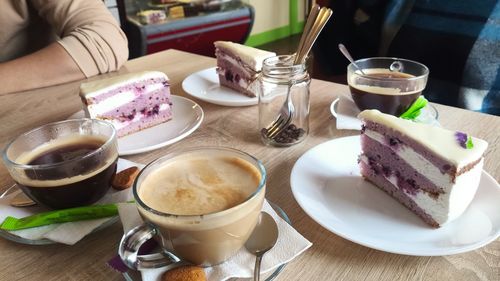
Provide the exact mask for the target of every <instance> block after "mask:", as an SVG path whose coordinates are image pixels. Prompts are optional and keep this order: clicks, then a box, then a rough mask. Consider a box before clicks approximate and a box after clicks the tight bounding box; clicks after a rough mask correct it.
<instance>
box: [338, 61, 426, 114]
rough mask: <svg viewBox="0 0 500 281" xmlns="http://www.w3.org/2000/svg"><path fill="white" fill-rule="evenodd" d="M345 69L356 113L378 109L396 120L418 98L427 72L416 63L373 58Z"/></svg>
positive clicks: (424, 83) (422, 66)
mask: <svg viewBox="0 0 500 281" xmlns="http://www.w3.org/2000/svg"><path fill="white" fill-rule="evenodd" d="M355 63H356V65H358V67H359V68H361V69H362V70H363V72H364V74H363V73H361V71H360V70H358V69H357V68H356V67H355V66H354V64H352V63H351V64H349V65H348V66H347V82H348V84H349V89H350V92H351V96H352V99H353V100H354V103H355V104H356V106H357V107H358V108H359V109H360V110H365V109H378V110H380V111H381V112H384V113H387V114H391V115H395V116H400V115H401V114H402V113H404V112H405V111H406V110H407V109H408V108H409V107H410V106H411V105H412V103H413V102H415V100H417V98H418V97H419V96H420V94H421V93H422V91H423V90H424V89H425V86H426V84H427V77H428V76H429V69H428V68H427V67H426V66H425V65H423V64H421V63H418V62H415V61H411V60H406V59H399V58H385V57H375V58H367V59H360V60H357V61H356V62H355Z"/></svg>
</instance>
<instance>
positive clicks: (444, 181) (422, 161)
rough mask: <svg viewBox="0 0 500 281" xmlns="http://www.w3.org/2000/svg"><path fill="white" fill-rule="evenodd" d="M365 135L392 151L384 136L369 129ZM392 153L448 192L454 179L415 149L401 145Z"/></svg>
mask: <svg viewBox="0 0 500 281" xmlns="http://www.w3.org/2000/svg"><path fill="white" fill-rule="evenodd" d="M365 135H366V136H367V137H369V138H371V139H373V140H374V141H376V142H378V143H380V144H382V145H384V146H386V147H388V148H389V149H392V148H391V147H390V146H387V145H386V141H385V138H384V136H383V135H382V134H380V133H378V132H375V131H372V130H368V129H367V130H365ZM392 151H394V153H396V155H397V156H398V157H399V158H401V159H403V160H404V161H405V162H406V163H408V165H410V166H411V167H412V168H413V169H414V170H415V171H417V172H418V173H419V174H421V175H423V176H425V177H426V178H428V179H429V180H430V181H431V182H432V183H434V184H435V185H436V186H438V187H440V188H442V189H443V190H446V187H447V186H448V185H449V184H450V182H451V180H452V178H451V176H450V175H449V174H443V173H441V170H440V169H439V168H438V167H436V166H434V164H432V163H431V162H429V160H427V159H426V158H424V157H423V156H422V155H420V154H418V153H417V152H415V150H413V148H411V147H409V146H407V145H404V144H400V145H399V146H398V149H397V150H392Z"/></svg>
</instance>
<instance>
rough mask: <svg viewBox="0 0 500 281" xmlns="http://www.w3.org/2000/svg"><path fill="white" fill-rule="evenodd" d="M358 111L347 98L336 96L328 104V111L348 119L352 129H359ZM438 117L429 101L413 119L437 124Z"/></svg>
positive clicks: (435, 109)
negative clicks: (340, 107) (340, 106)
mask: <svg viewBox="0 0 500 281" xmlns="http://www.w3.org/2000/svg"><path fill="white" fill-rule="evenodd" d="M341 99H342V100H341ZM341 103H342V107H343V109H339V105H340V104H341ZM339 110H340V111H339ZM341 111H342V112H341ZM359 112H360V111H359V109H358V108H357V106H356V104H354V101H352V100H351V99H349V98H344V97H342V98H340V97H338V98H336V99H335V100H334V101H333V102H332V103H331V104H330V113H331V114H332V116H333V117H335V118H344V119H348V120H349V122H350V123H352V124H351V125H350V126H352V129H354V128H359V129H358V130H360V129H361V121H360V120H358V119H357V115H358V114H359ZM438 118H439V112H438V110H437V108H436V107H435V106H434V105H432V104H431V103H427V106H425V107H424V108H422V110H421V112H420V115H419V116H418V117H417V118H415V120H413V121H414V122H418V123H425V124H431V125H439V122H438ZM337 122H338V121H337ZM354 123H356V124H354ZM358 123H359V126H358Z"/></svg>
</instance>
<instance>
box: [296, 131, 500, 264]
mask: <svg viewBox="0 0 500 281" xmlns="http://www.w3.org/2000/svg"><path fill="white" fill-rule="evenodd" d="M359 154H360V142H359V136H354V137H345V138H338V139H334V140H331V141H327V142H325V143H322V144H320V145H318V146H316V147H313V148H312V149H310V150H309V151H308V152H306V153H305V154H304V155H302V156H301V157H300V158H299V159H298V160H297V162H296V163H295V165H294V167H293V169H292V174H291V177H290V184H291V186H292V192H293V195H294V197H295V199H296V200H297V202H298V203H299V205H300V206H301V207H302V209H304V211H305V212H306V213H307V214H308V215H309V216H310V217H311V218H312V219H314V220H315V221H316V222H317V223H319V224H320V225H322V226H323V227H324V228H326V229H328V230H329V231H331V232H333V233H335V234H337V235H339V236H341V237H343V238H345V239H347V240H350V241H353V242H355V243H358V244H361V245H364V246H366V247H370V248H373V249H378V250H381V251H386V252H390V253H397V254H406V255H415V256H441V255H450V254H458V253H463V252H467V251H471V250H474V249H477V248H480V247H482V246H484V245H486V244H488V243H490V242H492V241H494V240H495V239H497V238H498V237H499V236H500V205H499V204H498V202H500V186H499V184H498V183H497V182H496V181H495V180H494V179H493V178H492V177H491V176H490V175H489V174H488V173H486V172H484V171H483V173H482V176H481V182H480V185H479V188H478V191H477V194H476V196H475V198H474V200H473V201H472V203H471V205H470V206H469V207H468V208H467V210H466V211H465V212H464V214H462V216H460V217H459V218H458V219H456V220H454V221H452V222H450V223H448V224H445V225H444V226H442V227H441V228H439V229H434V228H431V227H429V226H428V225H426V224H425V223H424V222H423V221H421V220H420V218H419V217H417V216H416V215H415V214H413V213H412V212H410V211H409V210H408V209H406V208H405V207H404V206H403V205H401V204H400V203H399V202H397V201H396V200H394V199H393V198H392V197H390V196H389V195H387V194H386V193H384V192H383V191H382V190H380V189H378V188H377V187H375V186H374V185H372V184H371V183H369V182H367V181H365V180H363V179H362V177H361V175H360V173H359V168H358V164H357V157H358V155H359Z"/></svg>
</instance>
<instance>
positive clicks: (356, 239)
mask: <svg viewBox="0 0 500 281" xmlns="http://www.w3.org/2000/svg"><path fill="white" fill-rule="evenodd" d="M356 138H358V139H359V136H348V137H341V138H335V139H331V140H328V141H325V142H323V143H320V144H318V145H316V146H314V147H311V148H310V149H309V150H307V151H306V152H305V153H304V154H302V155H301V156H300V157H299V158H298V159H297V161H296V162H295V164H294V166H293V168H292V171H291V173H290V187H291V190H292V195H293V197H294V199H295V201H297V203H298V205H299V206H300V208H301V209H302V210H303V211H304V212H305V213H306V214H307V215H308V216H309V217H310V218H311V219H312V220H314V221H315V222H316V223H318V224H319V225H321V227H323V228H325V229H326V230H328V231H330V232H332V233H333V234H335V235H338V236H340V237H342V238H344V239H346V240H348V241H351V242H353V243H356V244H359V245H362V246H365V247H368V248H371V249H375V250H379V251H383V252H387V253H393V254H401V255H410V256H444V255H453V254H460V253H465V252H469V251H472V250H476V249H479V248H481V247H483V246H485V245H487V244H489V243H491V242H493V241H495V240H496V239H498V238H499V237H500V228H498V229H497V231H496V233H494V232H492V233H491V234H489V235H488V236H487V237H486V239H482V240H480V241H478V242H475V243H472V244H467V245H465V246H460V247H456V248H453V249H443V248H436V249H435V250H434V251H429V252H425V253H424V252H422V251H420V252H419V251H411V250H410V249H405V250H400V249H397V248H394V247H393V248H387V247H383V246H378V245H373V244H370V243H368V242H366V239H365V240H363V235H359V233H360V232H356V233H354V235H353V234H352V233H349V231H346V230H345V229H344V228H341V229H340V230H339V229H336V228H335V226H332V225H326V224H325V223H324V222H323V221H322V220H321V219H318V218H316V216H315V215H314V214H313V212H312V211H311V210H310V209H308V207H306V206H304V205H305V204H306V203H304V202H303V199H302V198H300V196H298V195H297V194H298V190H300V189H301V188H299V187H297V186H296V185H295V184H294V183H293V177H294V175H295V176H296V174H297V169H298V168H297V163H299V161H301V159H303V157H304V156H305V155H307V154H308V153H311V151H313V150H314V149H319V147H320V146H326V145H328V144H329V143H332V142H336V141H339V140H346V141H349V139H352V140H354V139H356ZM482 177H485V178H486V179H487V180H489V181H491V183H493V184H494V185H495V188H497V189H500V184H499V183H498V182H496V180H495V179H494V178H493V177H492V176H491V175H490V174H489V173H488V172H486V171H485V170H482V173H481V178H482ZM480 187H481V186H479V188H480ZM479 190H480V189H478V192H479ZM476 194H477V193H476ZM387 196H388V195H387ZM391 199H392V198H391ZM393 200H394V199H393ZM319 203H320V204H319V205H323V204H322V203H321V202H319ZM450 223H453V222H450ZM364 237H368V238H369V239H372V237H369V236H364ZM379 240H380V238H379Z"/></svg>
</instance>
